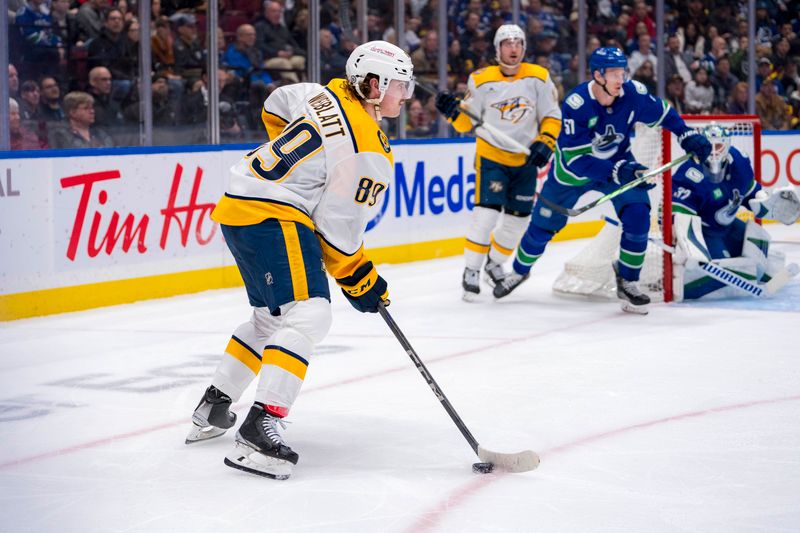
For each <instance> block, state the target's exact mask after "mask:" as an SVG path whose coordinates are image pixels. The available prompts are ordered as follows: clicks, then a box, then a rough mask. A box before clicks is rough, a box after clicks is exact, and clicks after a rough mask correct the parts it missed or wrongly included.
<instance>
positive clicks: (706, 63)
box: [700, 35, 728, 73]
mask: <svg viewBox="0 0 800 533" xmlns="http://www.w3.org/2000/svg"><path fill="white" fill-rule="evenodd" d="M707 42H708V41H707ZM710 42H711V50H710V51H709V52H708V53H707V54H706V55H704V56H703V59H702V60H701V61H700V66H701V67H702V68H705V69H706V70H707V71H709V72H712V73H713V72H714V70H715V69H716V68H717V62H718V61H719V60H720V58H722V57H727V55H728V42H727V41H726V40H725V38H724V37H720V36H719V35H718V36H716V37H714V38H713V39H710Z"/></svg>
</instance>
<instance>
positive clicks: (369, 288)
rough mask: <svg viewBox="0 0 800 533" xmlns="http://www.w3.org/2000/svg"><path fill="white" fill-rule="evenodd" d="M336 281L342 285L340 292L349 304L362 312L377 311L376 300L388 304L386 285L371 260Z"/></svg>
mask: <svg viewBox="0 0 800 533" xmlns="http://www.w3.org/2000/svg"><path fill="white" fill-rule="evenodd" d="M336 282H337V283H338V284H339V285H340V286H341V287H342V293H344V295H345V297H346V298H347V301H349V302H350V305H352V306H353V307H355V308H356V310H358V311H360V312H362V313H377V312H378V302H381V301H383V303H384V305H389V300H388V299H387V298H388V297H389V289H388V285H387V284H386V280H384V279H383V278H382V277H380V276H379V275H378V271H377V270H375V267H374V266H372V261H367V262H366V263H364V264H363V265H361V266H360V267H359V268H358V270H356V271H355V272H354V273H353V275H351V276H348V277H346V278H341V279H337V280H336Z"/></svg>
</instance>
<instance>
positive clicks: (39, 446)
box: [0, 226, 800, 533]
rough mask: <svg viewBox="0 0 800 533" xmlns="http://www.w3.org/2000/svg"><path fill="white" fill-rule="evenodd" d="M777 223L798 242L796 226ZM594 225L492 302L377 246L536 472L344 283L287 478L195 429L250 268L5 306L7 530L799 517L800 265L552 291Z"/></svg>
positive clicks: (511, 525) (555, 524) (450, 273)
mask: <svg viewBox="0 0 800 533" xmlns="http://www.w3.org/2000/svg"><path fill="white" fill-rule="evenodd" d="M769 230H770V231H771V232H772V233H773V234H774V235H775V237H776V239H778V240H782V241H784V242H782V243H779V244H776V248H777V249H780V250H782V251H784V252H785V253H786V254H787V256H788V257H789V259H790V260H793V261H795V262H800V226H793V227H790V228H784V227H778V226H770V227H769ZM787 241H792V242H787ZM583 245H584V243H582V242H570V243H554V244H552V245H551V247H550V248H549V249H548V251H547V253H546V254H545V255H544V257H543V259H542V260H541V261H540V262H539V263H538V264H537V265H536V268H535V269H534V271H533V275H532V277H531V279H530V280H529V281H528V282H526V283H525V284H524V285H522V286H521V287H520V288H519V289H517V291H515V292H514V293H513V294H511V295H510V296H509V297H507V298H506V299H504V300H501V301H493V300H492V298H491V296H490V291H489V290H488V288H485V289H484V291H483V294H482V295H481V299H480V300H479V302H477V303H474V304H467V303H464V302H462V301H461V300H460V278H461V269H462V262H461V259H460V258H449V259H443V260H436V261H427V262H419V263H414V264H405V265H383V266H381V268H380V270H381V273H382V275H383V276H384V277H385V278H386V279H387V280H388V281H389V284H390V285H389V286H390V292H391V299H392V305H391V307H390V308H389V309H390V311H391V313H392V315H393V316H394V318H395V320H396V321H397V322H398V324H399V325H400V327H401V328H402V329H403V331H404V332H405V334H406V336H407V337H408V338H409V340H410V341H411V343H412V345H413V346H414V347H415V349H416V351H417V352H418V353H419V354H420V356H421V357H422V359H423V360H424V361H425V362H426V364H427V365H428V368H429V370H430V372H431V373H432V374H433V376H434V377H435V379H436V380H437V381H438V382H439V384H440V385H441V387H442V389H443V390H444V392H445V394H446V395H447V396H448V397H449V399H450V401H451V402H452V403H453V405H454V406H455V408H456V410H457V411H458V412H459V414H460V415H461V417H462V419H463V420H464V422H465V423H466V424H467V426H468V427H469V429H470V430H471V431H472V433H473V434H474V435H475V436H476V438H477V439H478V441H479V442H480V443H481V445H482V446H484V447H486V448H488V449H491V450H495V451H502V452H516V451H520V450H523V449H533V450H536V451H537V452H538V453H540V454H541V457H542V464H541V466H540V467H539V468H538V469H537V470H535V471H533V472H529V473H525V474H489V475H476V474H473V473H472V470H471V465H472V463H474V462H475V461H476V460H477V459H476V458H475V456H474V455H473V454H472V451H471V450H470V448H469V447H468V445H467V443H466V441H465V440H464V439H463V437H462V436H461V434H460V433H459V432H458V430H457V429H456V427H455V425H454V424H453V423H452V421H451V420H450V419H449V418H448V417H447V415H446V413H445V412H444V410H443V409H442V407H441V406H440V405H439V402H438V401H437V400H436V398H435V397H434V395H433V394H432V393H431V391H430V389H429V388H428V386H427V385H426V384H425V382H424V381H423V379H422V378H421V376H420V375H419V373H418V372H417V370H416V369H415V368H414V367H413V365H412V363H411V361H410V359H409V358H408V357H407V355H406V354H405V353H404V352H403V350H402V349H401V347H400V345H399V344H398V343H397V341H396V340H395V339H394V337H393V336H392V334H391V332H390V331H389V329H388V328H387V327H386V325H385V323H384V322H383V321H382V320H381V319H380V317H379V316H377V315H369V316H367V315H360V314H358V313H357V312H356V311H354V310H353V309H351V308H350V306H349V305H348V304H347V303H346V302H345V301H344V298H343V297H341V296H340V294H338V291H337V294H335V295H334V304H333V305H334V324H333V328H332V330H331V334H330V335H329V336H328V337H327V339H326V340H325V341H324V343H323V344H322V345H321V346H320V347H319V352H318V354H317V355H316V356H315V357H314V358H313V359H312V363H311V367H310V369H309V373H308V377H307V380H306V384H305V386H304V389H303V391H302V393H301V395H300V397H299V399H298V401H297V403H296V404H295V407H294V409H293V410H292V412H291V414H290V417H289V420H290V421H291V422H292V424H291V425H290V426H289V428H288V429H287V430H286V431H285V432H284V434H285V437H286V439H287V441H288V442H289V443H290V444H291V445H292V447H293V448H294V449H295V450H297V451H298V452H299V454H300V462H299V464H298V466H297V467H296V469H295V471H294V474H293V476H292V478H291V479H290V480H288V481H285V482H278V481H272V480H268V479H264V478H260V477H257V476H252V475H248V474H245V473H242V472H238V471H235V470H233V469H230V468H227V467H225V466H224V465H223V464H222V459H223V457H224V455H225V453H226V452H227V451H228V449H229V447H230V446H231V442H232V438H233V435H232V434H231V432H229V434H227V435H225V436H224V437H221V438H219V439H215V440H213V441H209V442H207V443H201V444H196V445H194V446H186V445H184V443H183V441H184V438H185V436H186V433H187V431H188V428H189V424H190V422H189V419H190V415H191V412H192V410H193V408H194V406H195V404H196V402H197V400H198V399H199V397H200V395H201V394H202V391H203V390H204V389H205V387H206V385H207V383H208V380H209V379H210V376H211V374H212V372H213V369H214V367H215V365H216V360H217V359H218V358H219V355H220V353H221V351H222V349H223V348H224V346H225V344H226V342H227V340H228V337H229V336H230V334H231V332H232V331H233V329H234V328H235V327H236V325H238V324H239V323H240V322H242V321H244V320H246V319H247V318H248V315H249V310H248V307H247V301H246V298H245V294H244V291H243V290H241V289H234V290H224V291H210V292H206V293H201V294H197V295H190V296H183V297H177V298H170V299H165V300H156V301H149V302H141V303H137V304H132V305H125V306H119V307H113V308H106V309H98V310H93V311H88V312H81V313H73V314H65V315H60V316H52V317H45V318H39V319H30V320H22V321H17V322H8V323H2V324H0V376H2V378H0V379H1V380H2V388H0V442H2V446H1V447H0V531H4V532H5V531H8V532H51V531H52V532H60V533H69V532H81V533H89V532H103V533H110V532H146V533H157V532H165V533H166V532H169V533H173V532H183V531H185V532H192V533H204V532H208V533H220V532H235V531H242V532H245V531H307V532H320V531H322V532H327V531H343V532H362V531H363V532H375V531H380V532H381V533H390V532H419V531H453V532H472V531H478V532H482V531H492V532H507V531H514V532H518V531H545V532H550V531H552V532H573V531H574V532H586V531H592V532H595V531H601V532H606V531H615V532H616V531H624V532H637V531H647V532H660V531H664V532H674V531H691V532H700V531H702V532H726V533H727V532H732V531H736V532H745V531H746V532H749V531H763V532H771V533H774V532H782V531H785V532H794V531H800V424H798V420H800V348H798V340H799V339H800V337H799V335H800V334H799V333H798V329H799V328H800V320H798V319H800V313H799V312H798V311H800V281H798V280H793V281H792V282H790V284H789V285H788V286H787V287H786V288H785V289H784V290H783V291H782V292H781V293H779V294H778V296H777V297H776V298H775V299H773V300H752V299H741V300H736V301H726V302H710V303H708V304H697V303H695V304H681V305H674V304H673V305H654V306H653V308H652V310H651V312H650V315H648V316H646V317H642V316H635V315H630V314H623V313H622V312H621V311H620V310H619V308H618V305H617V304H616V303H596V302H593V303H588V302H584V301H582V300H575V299H563V298H558V297H556V296H553V295H552V293H551V291H550V286H551V284H552V281H553V279H554V278H555V276H556V275H557V273H558V272H559V271H560V268H561V265H562V264H563V262H564V260H565V259H566V258H569V257H571V256H572V255H574V253H575V252H576V251H577V249H578V248H579V247H581V246H583ZM253 389H254V387H252V386H251V388H250V389H249V390H248V391H247V393H245V397H244V398H243V400H242V402H241V403H239V404H237V406H236V411H237V412H238V413H239V414H240V416H243V415H244V414H245V413H246V411H247V408H248V404H249V402H250V401H251V400H252V394H253Z"/></svg>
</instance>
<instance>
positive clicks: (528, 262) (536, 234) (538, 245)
mask: <svg viewBox="0 0 800 533" xmlns="http://www.w3.org/2000/svg"><path fill="white" fill-rule="evenodd" d="M554 235H555V233H553V232H552V231H550V230H546V229H544V228H540V227H539V226H534V225H531V226H528V231H526V232H525V235H523V236H522V241H520V243H519V247H517V255H516V257H514V272H516V273H517V274H522V275H525V274H527V273H528V272H530V271H531V268H533V264H534V263H536V261H538V260H539V258H540V257H541V256H542V254H543V253H544V249H545V247H546V246H547V243H548V242H550V239H552V238H553V236H554Z"/></svg>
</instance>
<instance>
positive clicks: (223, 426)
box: [186, 385, 236, 444]
mask: <svg viewBox="0 0 800 533" xmlns="http://www.w3.org/2000/svg"><path fill="white" fill-rule="evenodd" d="M231 403H232V402H231V398H230V396H228V395H227V394H225V393H224V392H222V391H221V390H219V389H218V388H216V387H215V386H213V385H212V386H210V387H209V388H207V389H206V392H205V393H204V394H203V397H202V398H201V399H200V403H198V404H197V407H196V408H195V410H194V414H193V415H192V429H191V431H190V432H189V435H188V436H187V437H186V444H192V443H193V442H199V441H202V440H208V439H213V438H214V437H219V436H221V435H223V434H224V433H225V432H226V431H227V430H228V429H229V428H231V427H233V425H234V424H235V423H236V413H233V412H231V411H230V407H231Z"/></svg>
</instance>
